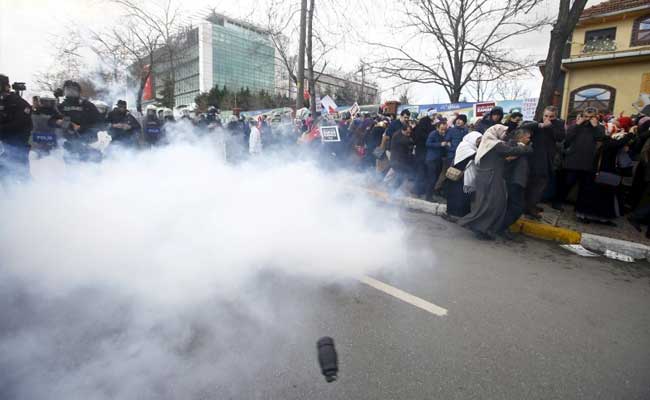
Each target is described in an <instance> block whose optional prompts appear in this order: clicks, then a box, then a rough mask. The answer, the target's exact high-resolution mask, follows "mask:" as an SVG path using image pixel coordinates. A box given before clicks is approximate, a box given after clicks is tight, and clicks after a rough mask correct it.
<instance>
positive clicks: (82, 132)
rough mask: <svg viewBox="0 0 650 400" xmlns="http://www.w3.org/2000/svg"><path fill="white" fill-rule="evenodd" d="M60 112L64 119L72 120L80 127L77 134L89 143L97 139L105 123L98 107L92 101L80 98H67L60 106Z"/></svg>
mask: <svg viewBox="0 0 650 400" xmlns="http://www.w3.org/2000/svg"><path fill="white" fill-rule="evenodd" d="M59 112H60V113H61V115H63V117H67V118H70V122H73V123H75V124H77V125H79V126H80V128H79V130H78V131H77V133H78V134H79V137H81V138H83V139H84V140H86V141H87V142H92V141H94V139H96V138H97V130H98V129H100V128H101V125H102V123H103V122H104V119H103V118H102V115H101V114H100V112H99V110H97V107H95V105H94V104H93V103H91V102H90V101H88V100H86V99H82V98H79V97H66V98H65V99H64V100H63V102H62V103H61V104H60V105H59Z"/></svg>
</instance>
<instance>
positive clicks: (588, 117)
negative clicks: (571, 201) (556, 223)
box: [553, 107, 606, 210]
mask: <svg viewBox="0 0 650 400" xmlns="http://www.w3.org/2000/svg"><path fill="white" fill-rule="evenodd" d="M597 112H598V111H597V110H596V109H595V108H593V107H587V108H586V109H585V110H584V111H583V112H582V113H580V114H578V116H577V118H576V123H575V125H573V126H570V127H569V128H568V129H567V133H566V139H565V141H564V162H563V164H562V170H561V171H560V174H559V176H558V188H557V196H556V198H555V201H554V202H553V208H555V209H556V210H562V203H564V200H565V199H566V197H567V195H568V194H569V192H570V191H571V189H572V188H573V186H575V185H576V184H578V190H579V192H578V198H579V199H580V198H581V196H580V191H582V190H584V188H585V187H586V185H588V184H589V183H590V180H591V179H593V172H594V157H595V155H596V142H598V141H602V139H603V138H604V137H605V136H606V135H605V127H604V126H603V125H601V124H600V122H599V120H598V115H597Z"/></svg>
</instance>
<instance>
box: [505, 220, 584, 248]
mask: <svg viewBox="0 0 650 400" xmlns="http://www.w3.org/2000/svg"><path fill="white" fill-rule="evenodd" d="M510 230H511V231H513V232H521V233H523V234H524V235H528V236H532V237H535V238H538V239H544V240H551V241H554V242H558V243H562V244H580V243H581V238H582V235H581V234H580V232H577V231H574V230H571V229H566V228H558V227H556V226H552V225H548V224H544V223H541V222H534V221H529V220H526V219H523V218H520V219H518V220H517V222H515V223H514V224H513V225H512V226H511V227H510Z"/></svg>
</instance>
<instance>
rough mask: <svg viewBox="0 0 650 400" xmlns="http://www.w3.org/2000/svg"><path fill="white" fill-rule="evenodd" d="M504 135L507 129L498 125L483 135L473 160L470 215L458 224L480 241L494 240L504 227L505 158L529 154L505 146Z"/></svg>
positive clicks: (527, 148)
mask: <svg viewBox="0 0 650 400" xmlns="http://www.w3.org/2000/svg"><path fill="white" fill-rule="evenodd" d="M507 131H508V127H506V126H505V125H500V124H497V125H494V126H491V127H490V128H488V129H487V130H486V131H485V134H484V135H483V138H482V139H481V144H480V145H479V146H478V149H477V151H476V156H475V157H474V162H475V163H476V178H475V188H476V194H475V197H474V200H473V201H472V206H471V212H470V213H469V214H467V215H466V216H464V217H463V218H461V219H460V220H459V221H458V224H459V225H461V226H465V227H467V228H469V229H471V230H472V231H473V232H474V233H476V235H477V236H478V237H479V238H481V239H494V237H495V235H496V234H497V232H499V231H500V230H501V226H502V225H503V218H504V216H505V213H506V209H507V204H508V202H507V200H508V194H507V193H508V192H507V188H506V182H505V179H504V177H503V175H504V172H505V163H506V157H517V156H521V155H524V154H527V153H530V152H532V148H531V147H530V146H524V145H521V146H511V145H509V144H507V143H505V142H504V140H505V138H506V133H507Z"/></svg>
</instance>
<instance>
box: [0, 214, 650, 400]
mask: <svg viewBox="0 0 650 400" xmlns="http://www.w3.org/2000/svg"><path fill="white" fill-rule="evenodd" d="M403 218H404V220H405V222H406V223H407V224H408V226H410V229H411V232H410V238H409V243H410V244H409V245H410V246H411V248H412V257H411V258H410V259H408V260H405V262H404V265H399V266H387V267H389V268H386V270H385V271H386V272H385V273H375V274H373V275H372V277H373V278H376V279H378V280H380V281H382V282H384V283H387V284H389V285H392V286H393V287H395V288H399V289H401V290H403V291H404V292H407V293H409V294H411V295H414V296H417V297H419V298H421V299H423V300H425V301H427V302H430V303H434V304H436V305H437V306H439V307H442V308H444V309H446V310H447V311H448V312H447V315H445V316H439V315H436V314H433V313H430V312H427V311H424V310H422V309H420V308H418V307H415V306H414V305H413V304H410V303H407V302H405V301H402V300H400V299H398V298H395V297H393V296H391V295H389V294H387V293H385V292H382V291H380V290H377V289H376V288H374V287H371V286H368V285H367V284H364V283H361V282H360V281H358V280H354V279H350V280H348V281H344V282H341V281H338V280H336V281H334V280H333V281H332V282H326V283H323V281H322V280H306V279H304V278H302V277H299V276H286V275H279V274H278V273H273V272H267V273H261V274H260V276H258V277H257V278H256V279H255V282H251V283H250V285H251V287H250V290H246V289H245V290H244V291H243V292H242V293H246V295H247V299H246V301H245V302H244V301H243V299H238V298H234V299H232V300H231V301H229V302H226V304H224V303H223V301H222V300H220V302H219V304H203V305H201V306H199V307H194V308H192V309H183V310H171V311H170V314H169V315H167V316H162V317H160V316H159V315H158V313H157V312H156V313H154V312H151V311H148V310H137V312H136V310H131V308H130V306H129V299H115V298H114V296H113V295H111V296H108V297H107V295H106V294H105V293H103V292H101V291H99V292H98V291H93V290H81V291H80V292H79V293H75V294H73V295H70V296H67V297H66V298H64V299H57V300H56V301H53V300H49V301H48V302H43V301H42V300H38V299H37V298H35V297H34V296H35V295H34V294H33V293H32V294H30V293H29V291H28V290H27V289H24V290H23V289H16V288H19V287H20V283H19V282H8V281H6V280H5V281H4V282H0V293H4V294H3V297H2V298H3V299H4V300H3V302H2V303H1V304H0V311H1V312H2V323H1V324H0V353H1V354H3V357H2V359H0V398H3V399H34V398H50V399H59V398H65V399H76V398H79V399H88V398H93V399H96V398H119V399H130V398H134V399H136V398H137V399H149V398H151V399H154V398H155V399H181V398H182V399H279V400H289V399H301V400H303V399H341V400H343V399H345V400H351V399H545V400H548V399H590V400H594V399H607V400H611V399H649V398H650V312H649V311H648V308H649V307H648V306H649V305H650V269H649V268H648V266H647V265H645V264H624V263H620V262H614V261H611V260H607V259H604V258H598V259H589V258H581V257H579V256H576V255H572V254H570V253H568V252H565V251H564V250H563V249H560V248H559V247H557V246H555V245H552V244H549V243H545V242H538V241H534V240H529V239H527V240H525V241H523V243H512V244H505V243H499V242H497V243H490V242H482V241H478V240H476V239H475V238H474V237H473V236H472V235H471V234H470V233H469V232H467V231H465V230H463V229H461V228H459V227H457V226H456V225H453V224H450V223H447V222H445V221H443V220H442V219H440V218H437V217H433V216H429V215H426V214H418V213H410V212H404V214H403ZM422 249H430V250H431V251H430V252H422V251H421V250H422ZM243 304H246V306H244V305H243ZM150 315H154V316H153V317H152V319H153V322H145V321H143V320H142V318H143V317H144V316H150ZM147 318H149V317H147ZM158 318H159V319H160V320H158ZM20 332H23V333H24V334H22V336H21V334H20ZM25 332H26V333H25ZM326 335H327V336H332V337H333V338H334V339H335V341H336V344H337V350H338V354H339V360H340V374H339V380H338V381H336V382H334V383H330V384H328V383H326V382H325V380H324V379H323V377H322V376H321V375H320V371H319V369H318V365H317V361H316V348H315V343H316V340H317V339H318V338H319V337H321V336H326ZM18 338H21V339H18ZM161 349H162V350H161Z"/></svg>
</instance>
